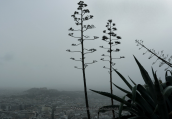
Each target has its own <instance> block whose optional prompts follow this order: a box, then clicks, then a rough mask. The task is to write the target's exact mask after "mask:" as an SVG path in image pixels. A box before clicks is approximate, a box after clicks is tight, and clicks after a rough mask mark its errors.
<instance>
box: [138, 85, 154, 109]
mask: <svg viewBox="0 0 172 119" xmlns="http://www.w3.org/2000/svg"><path fill="white" fill-rule="evenodd" d="M137 90H138V91H139V92H140V94H141V96H142V97H143V98H144V99H145V100H146V101H147V102H148V103H149V105H151V106H152V108H153V109H154V108H155V107H156V103H155V101H154V100H153V99H152V98H151V96H150V94H149V93H148V92H147V90H146V89H145V88H144V87H143V86H142V85H140V84H138V85H137Z"/></svg>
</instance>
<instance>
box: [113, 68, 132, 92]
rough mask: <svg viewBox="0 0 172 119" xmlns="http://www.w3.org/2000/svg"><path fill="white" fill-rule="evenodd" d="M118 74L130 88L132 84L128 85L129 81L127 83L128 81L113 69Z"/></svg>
mask: <svg viewBox="0 0 172 119" xmlns="http://www.w3.org/2000/svg"><path fill="white" fill-rule="evenodd" d="M114 71H115V72H116V73H117V74H118V75H119V77H121V79H122V80H123V81H124V82H125V84H126V85H127V86H128V87H129V88H130V90H132V86H131V85H130V83H128V81H127V80H126V79H125V78H124V77H123V76H122V75H121V74H120V73H119V72H118V71H117V70H114Z"/></svg>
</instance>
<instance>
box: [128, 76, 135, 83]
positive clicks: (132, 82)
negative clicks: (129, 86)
mask: <svg viewBox="0 0 172 119" xmlns="http://www.w3.org/2000/svg"><path fill="white" fill-rule="evenodd" d="M128 78H129V79H130V81H131V82H132V83H133V84H134V85H136V83H135V82H134V81H133V80H132V79H131V78H130V77H129V76H128Z"/></svg>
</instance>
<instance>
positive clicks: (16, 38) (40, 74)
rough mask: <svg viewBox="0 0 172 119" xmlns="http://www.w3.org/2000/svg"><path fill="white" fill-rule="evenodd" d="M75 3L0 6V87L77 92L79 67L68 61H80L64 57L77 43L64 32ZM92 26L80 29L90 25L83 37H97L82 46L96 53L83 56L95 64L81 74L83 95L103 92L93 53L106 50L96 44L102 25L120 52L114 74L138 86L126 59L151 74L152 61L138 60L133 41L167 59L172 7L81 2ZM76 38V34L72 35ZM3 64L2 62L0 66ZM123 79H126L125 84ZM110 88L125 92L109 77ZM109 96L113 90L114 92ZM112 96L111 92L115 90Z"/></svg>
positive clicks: (57, 0)
mask: <svg viewBox="0 0 172 119" xmlns="http://www.w3.org/2000/svg"><path fill="white" fill-rule="evenodd" d="M78 2H79V1H78V0H72V1H69V0H51V1H47V0H37V1H22V0H15V1H0V16H1V19H0V26H1V27H0V32H1V35H0V39H1V40H0V41H1V43H0V48H1V50H0V57H1V67H0V82H1V83H0V87H43V86H44V87H51V88H52V87H53V88H57V89H59V90H83V79H82V72H81V70H77V69H74V66H81V64H80V62H74V61H71V60H70V57H76V59H77V58H78V59H79V58H80V55H79V54H77V53H68V52H66V49H73V50H80V47H78V48H76V47H72V46H71V44H72V43H77V39H74V38H71V37H69V36H68V33H70V32H69V31H68V29H69V28H70V27H73V28H76V29H79V28H78V27H77V26H75V24H74V21H73V19H72V18H71V15H72V14H73V13H74V11H76V10H77V3H78ZM85 3H87V4H88V7H87V8H88V9H89V10H90V14H92V15H94V18H93V20H90V21H87V22H85V24H94V25H95V26H96V28H95V29H92V30H90V31H88V32H86V35H89V36H91V37H92V36H99V37H100V38H99V39H97V40H96V41H88V42H86V43H85V46H86V47H87V48H96V49H97V52H95V53H93V54H89V55H87V57H86V61H87V62H90V61H92V60H97V61H98V62H97V63H96V64H93V65H90V66H89V67H88V68H87V70H86V77H87V85H88V89H97V90H106V91H108V90H109V75H108V72H107V70H105V69H103V68H102V67H103V66H104V65H108V64H107V63H105V62H102V61H100V60H99V59H100V58H102V57H101V54H103V53H106V50H102V49H100V48H99V46H100V45H105V46H107V44H106V43H105V42H103V41H102V40H101V37H102V36H103V35H104V34H103V32H102V31H103V30H104V29H105V28H106V27H105V25H106V22H107V20H108V19H112V20H113V22H115V23H116V27H117V29H118V30H117V32H116V33H117V34H118V35H119V36H121V37H122V40H121V45H119V46H118V47H115V48H120V49H121V52H119V53H114V54H113V56H114V57H119V56H125V57H126V58H125V59H122V60H114V62H115V63H116V66H115V68H117V69H118V71H119V72H121V73H122V74H123V75H124V76H125V77H126V78H127V76H128V75H129V76H130V77H131V78H132V79H133V80H134V81H135V82H136V83H142V84H143V83H144V82H143V80H142V77H141V74H140V72H139V69H138V66H137V65H136V63H135V61H134V58H133V56H132V55H135V56H136V57H137V58H138V60H139V61H140V62H141V64H142V65H143V66H144V67H145V69H146V70H147V71H148V72H149V74H150V76H151V77H152V74H151V64H152V63H153V61H155V60H156V58H153V59H151V60H148V56H149V55H150V53H147V54H146V56H143V55H142V53H143V52H145V51H146V50H145V49H141V50H140V51H139V50H138V48H139V47H137V46H136V43H135V39H140V40H141V39H142V40H143V41H144V44H145V46H147V47H148V48H154V49H155V50H156V51H161V50H164V53H165V54H169V55H171V54H170V53H171V52H170V51H171V44H170V42H171V38H172V34H171V30H172V20H171V19H172V17H171V13H172V7H171V5H172V2H171V1H167V0H163V1H157V0H152V1H148V0H140V1H138V0H128V1H126V0H106V1H105V0H85ZM76 35H79V33H76ZM2 59H3V60H6V61H7V60H8V62H4V61H2ZM153 68H154V69H155V70H158V73H157V74H158V77H162V80H163V81H164V77H165V76H164V73H165V72H164V71H163V70H164V69H165V68H166V65H164V66H163V67H161V68H159V67H158V63H156V64H155V65H153ZM127 79H128V78H127ZM113 82H114V83H116V84H117V85H119V86H123V87H124V86H125V85H124V83H123V81H121V79H120V78H119V77H118V76H117V74H115V72H114V73H113ZM114 90H115V88H114ZM115 91H116V90H115Z"/></svg>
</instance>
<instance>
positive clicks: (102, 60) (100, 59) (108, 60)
mask: <svg viewBox="0 0 172 119" xmlns="http://www.w3.org/2000/svg"><path fill="white" fill-rule="evenodd" d="M100 60H102V61H108V62H110V61H109V60H104V58H101V59H100Z"/></svg>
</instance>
